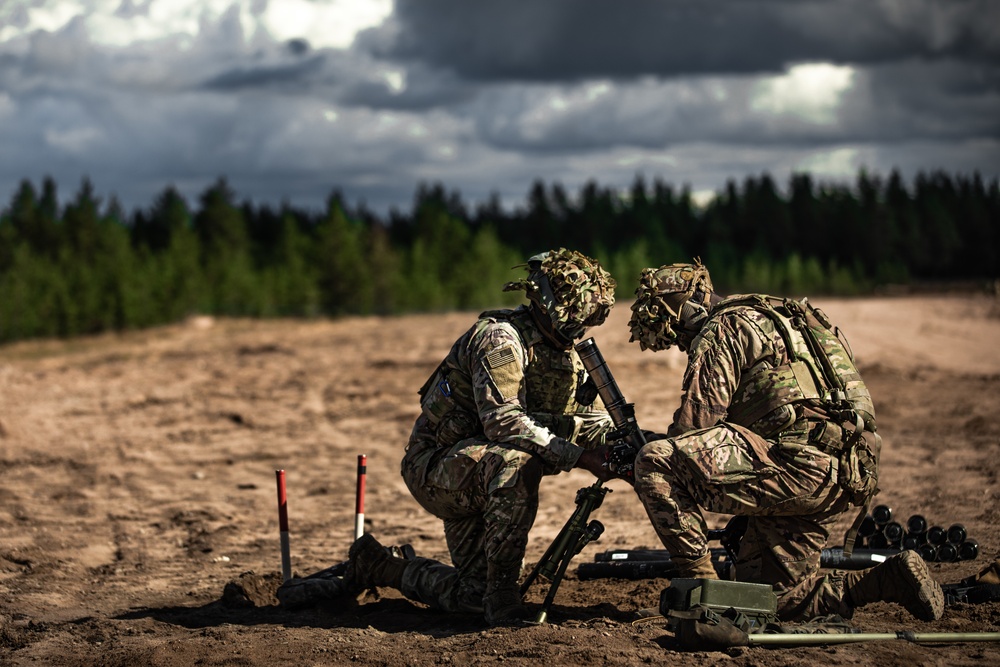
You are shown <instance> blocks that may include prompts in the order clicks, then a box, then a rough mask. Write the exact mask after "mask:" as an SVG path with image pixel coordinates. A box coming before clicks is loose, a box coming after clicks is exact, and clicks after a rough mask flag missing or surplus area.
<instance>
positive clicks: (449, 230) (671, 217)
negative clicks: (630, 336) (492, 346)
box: [0, 171, 1000, 342]
mask: <svg viewBox="0 0 1000 667" xmlns="http://www.w3.org/2000/svg"><path fill="white" fill-rule="evenodd" d="M560 246H563V247H569V248H573V249H576V250H580V251H582V252H585V253H587V254H588V255H590V256H593V257H596V258H598V259H599V260H600V261H601V262H602V264H604V266H605V267H606V268H607V269H608V270H609V271H610V272H611V273H612V275H613V276H614V277H615V279H616V280H617V281H618V296H619V298H622V299H628V298H629V297H631V295H632V292H633V290H634V288H635V283H636V281H637V278H638V275H639V271H640V270H641V269H642V268H643V267H647V266H659V265H662V264H667V263H672V262H682V261H690V260H691V259H692V258H693V257H700V258H701V259H702V260H703V261H704V263H705V264H706V265H707V266H708V268H709V270H710V271H711V274H712V278H713V282H714V283H715V286H716V289H717V290H718V291H719V292H721V293H736V292H740V293H745V292H767V293H774V294H787V295H796V296H802V295H815V294H835V295H857V294H866V293H870V292H872V291H873V290H875V289H878V288H880V287H883V286H887V285H908V284H914V283H926V282H936V283H940V282H952V281H982V282H984V283H987V282H989V283H991V282H992V281H994V280H995V279H997V278H998V276H1000V185H998V181H997V180H996V179H994V180H992V181H984V179H982V178H981V177H980V176H979V175H978V174H972V175H953V174H948V173H944V172H940V171H935V172H926V173H920V174H918V175H917V176H916V177H915V178H914V179H913V181H912V183H906V182H904V180H903V179H902V178H901V176H900V174H899V173H898V172H896V171H894V172H892V173H891V174H890V175H889V176H888V177H881V176H878V175H873V174H871V173H868V172H865V171H862V172H860V173H859V174H858V176H857V178H856V179H855V181H854V182H853V183H850V184H832V183H819V182H817V181H815V180H814V179H813V178H812V177H811V176H810V175H808V174H796V175H793V176H792V177H791V178H790V180H789V182H788V183H787V185H786V186H785V187H783V188H782V187H780V186H779V185H778V184H776V183H775V181H774V180H773V179H772V178H771V177H770V176H769V175H767V174H762V175H760V176H752V177H748V178H746V179H745V180H743V181H742V183H737V182H736V181H730V182H729V183H727V184H726V186H725V188H724V189H722V190H721V191H719V192H718V193H716V196H715V197H714V198H713V199H712V200H711V201H710V202H709V203H708V204H707V205H705V206H698V205H696V204H695V202H694V201H693V199H692V196H691V192H690V191H689V190H688V189H687V188H686V187H681V188H678V187H675V186H673V185H671V184H668V183H665V182H663V181H661V180H655V181H653V182H652V183H650V182H648V181H647V180H645V179H644V178H643V177H641V176H637V177H636V179H635V181H634V182H633V184H632V185H631V187H630V188H629V189H628V190H627V191H625V192H623V191H621V190H618V189H613V188H608V187H602V186H600V185H599V184H597V183H596V182H593V181H592V182H589V183H587V184H586V185H585V186H583V187H582V188H581V189H580V190H579V191H578V192H576V193H570V192H568V191H567V190H566V189H565V188H564V187H563V186H561V185H559V184H551V185H550V184H546V183H544V182H543V181H541V180H539V181H536V182H535V183H534V184H533V185H532V187H531V188H530V190H529V192H528V193H527V197H526V201H525V203H524V205H523V206H520V207H517V208H516V209H515V210H512V211H511V210H505V209H504V207H502V206H501V205H500V201H499V197H497V196H494V197H492V198H491V199H490V200H489V201H487V202H483V203H480V204H478V205H476V206H474V207H470V206H469V205H467V204H466V203H465V202H464V201H463V199H462V197H461V195H460V193H458V192H455V191H448V190H446V188H445V187H444V186H443V185H441V184H424V185H420V186H419V187H418V188H417V191H416V193H415V196H414V202H413V205H412V209H411V210H410V211H409V212H402V211H398V210H393V211H391V212H390V213H389V214H387V215H385V216H379V215H376V214H374V213H373V212H372V211H370V210H368V209H366V207H365V206H364V205H363V204H362V205H358V206H354V207H352V206H350V205H349V204H348V203H347V202H345V201H344V198H343V197H342V196H341V195H340V194H339V193H338V192H337V191H334V192H332V193H331V195H330V196H329V198H328V201H327V204H326V206H325V210H322V211H309V210H304V209H301V208H296V207H295V206H293V205H291V204H288V203H286V204H283V205H281V206H280V207H274V206H270V205H267V204H260V205H257V204H254V203H252V202H251V201H249V200H245V201H239V200H238V199H237V195H236V193H235V192H234V191H233V189H232V188H231V187H230V186H229V184H228V183H227V181H226V179H225V178H220V179H218V180H217V181H216V182H215V183H213V184H212V185H210V186H209V187H207V188H206V189H205V190H204V192H202V194H201V195H200V196H199V197H198V200H197V202H196V203H194V204H193V205H192V203H191V202H188V201H187V200H186V199H185V198H184V197H183V196H182V195H181V194H180V193H179V192H178V191H177V190H176V189H175V188H174V187H172V186H170V187H167V188H166V189H165V190H164V191H163V192H162V193H161V194H160V195H159V196H158V197H156V199H155V201H153V202H152V203H151V205H150V206H149V207H148V208H145V209H137V210H134V211H132V212H126V211H124V210H123V209H122V207H121V206H120V204H119V203H118V202H117V201H116V199H115V198H114V197H111V198H109V199H108V201H107V202H104V200H103V198H102V197H100V196H99V195H98V194H97V193H96V192H95V191H94V188H93V185H92V183H91V182H90V180H89V179H86V178H85V179H84V180H83V182H82V183H81V186H80V188H79V190H78V192H77V193H76V195H75V196H74V197H73V198H72V199H71V200H70V201H68V202H67V203H65V204H61V203H60V201H59V197H58V193H57V188H56V185H55V182H54V181H53V180H52V179H51V178H46V179H44V180H43V181H42V183H41V184H40V187H36V186H35V185H34V184H33V183H31V182H30V181H27V180H25V181H23V182H22V183H21V184H20V186H19V187H18V188H17V189H16V191H15V192H14V194H13V196H12V197H11V199H10V203H9V204H8V205H7V206H6V207H5V208H4V209H2V211H0V342H8V341H14V340H21V339H26V338H35V337H47V336H58V337H69V336H74V335H80V334H90V333H98V332H102V331H109V330H127V329H135V328H142V327H148V326H153V325H158V324H165V323H170V322H176V321H178V320H181V319H184V318H186V317H189V316H191V315H195V314H206V315H220V316H241V317H318V316H340V315H353V314H357V315H366V314H383V315H388V314H399V313H406V312H418V311H419V312H427V311H431V312H434V311H447V310H455V309H478V308H485V307H493V306H498V305H509V304H514V303H518V302H520V300H521V298H522V297H521V295H520V294H519V293H516V292H515V293H506V294H505V293H502V292H501V291H500V290H501V288H502V286H503V284H504V283H505V282H506V281H509V280H515V279H518V278H520V277H522V275H523V273H521V272H518V271H511V267H513V266H515V265H518V264H521V263H523V262H524V261H525V259H526V258H527V257H529V256H531V255H533V254H535V253H538V252H542V251H544V250H548V249H551V248H556V247H560Z"/></svg>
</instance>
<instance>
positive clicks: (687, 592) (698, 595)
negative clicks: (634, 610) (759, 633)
mask: <svg viewBox="0 0 1000 667" xmlns="http://www.w3.org/2000/svg"><path fill="white" fill-rule="evenodd" d="M696 606H700V607H702V608H704V607H707V608H709V609H711V610H713V611H715V612H718V613H720V614H721V613H723V612H726V611H728V610H730V609H733V610H735V611H736V612H739V613H741V614H743V616H744V617H746V618H747V619H748V620H749V621H750V622H751V624H752V625H754V626H763V625H765V624H766V623H768V622H769V621H772V620H774V618H775V614H776V612H777V609H778V598H777V597H776V596H775V595H774V591H773V590H772V589H771V587H770V586H768V585H767V584H748V583H744V582H740V581H722V580H718V579H673V580H671V582H670V587H669V588H664V589H663V592H661V593H660V613H661V614H663V616H665V617H667V618H670V617H672V616H673V617H676V616H677V614H676V613H675V614H671V613H670V612H671V611H674V612H686V611H689V610H691V609H692V608H694V607H696Z"/></svg>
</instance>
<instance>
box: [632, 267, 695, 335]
mask: <svg viewBox="0 0 1000 667" xmlns="http://www.w3.org/2000/svg"><path fill="white" fill-rule="evenodd" d="M699 287H700V288H701V292H702V293H703V294H704V295H705V296H704V299H703V301H702V303H701V305H706V306H707V304H708V297H709V295H710V294H711V293H712V292H713V291H714V290H713V288H712V279H711V278H710V277H709V275H708V269H706V268H705V267H704V265H703V264H702V263H701V262H700V261H699V260H697V259H695V263H694V264H667V265H665V266H661V267H660V268H658V269H643V270H642V274H641V275H640V276H639V287H637V288H636V290H635V302H634V303H633V304H632V317H631V318H630V319H629V321H628V326H629V330H631V332H632V336H631V338H629V342H630V343H631V342H635V341H638V342H639V347H640V348H641V349H643V350H646V349H650V350H665V349H667V348H669V347H670V346H671V345H673V344H674V343H675V342H676V341H677V332H676V331H675V330H674V328H675V327H676V326H677V324H678V322H679V321H680V313H681V308H682V307H683V306H684V303H685V302H687V301H688V300H689V299H690V298H691V297H692V296H693V295H694V294H695V292H697V291H698V288H699Z"/></svg>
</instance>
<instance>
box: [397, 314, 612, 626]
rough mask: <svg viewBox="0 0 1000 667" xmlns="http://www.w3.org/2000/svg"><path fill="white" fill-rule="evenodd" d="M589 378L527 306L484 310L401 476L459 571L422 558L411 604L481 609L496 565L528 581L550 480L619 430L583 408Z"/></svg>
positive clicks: (413, 573) (428, 408) (442, 381)
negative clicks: (527, 566) (534, 528)
mask: <svg viewBox="0 0 1000 667" xmlns="http://www.w3.org/2000/svg"><path fill="white" fill-rule="evenodd" d="M585 377H586V372H585V370H584V368H583V365H582V363H581V361H580V359H579V357H578V356H577V354H576V351H575V350H573V348H572V347H570V348H568V349H558V348H557V347H555V346H553V345H550V344H549V343H548V342H547V340H546V338H545V337H544V336H543V333H542V331H541V329H540V327H539V325H538V323H537V321H536V320H535V317H534V315H533V313H532V311H531V309H530V308H528V307H524V306H522V307H519V308H517V309H515V310H498V311H491V312H486V313H483V314H482V315H481V316H480V317H479V319H478V321H477V322H476V323H475V325H474V326H473V327H472V328H471V329H469V330H468V331H467V332H466V333H465V334H464V335H463V336H462V337H461V338H459V339H458V341H456V343H455V344H454V345H453V346H452V349H451V351H450V353H449V354H448V356H447V357H446V358H445V360H444V361H443V362H442V363H441V365H440V366H439V367H438V369H437V370H436V371H435V372H434V374H433V375H432V376H431V378H430V379H429V380H428V381H427V383H426V384H425V385H424V387H423V388H422V389H421V398H422V400H421V405H422V414H421V415H420V417H419V418H418V419H417V422H416V424H415V425H414V427H413V431H412V433H411V435H410V440H409V443H408V444H407V447H406V455H405V456H404V457H403V461H402V466H401V472H402V475H403V479H404V480H405V482H406V485H407V487H408V488H409V489H410V492H411V493H412V494H413V496H414V498H415V499H416V500H417V502H419V503H420V504H421V506H423V507H424V508H425V509H426V510H427V511H428V512H431V513H432V514H434V515H435V516H437V517H440V518H441V519H442V520H443V522H444V530H445V536H446V539H447V543H448V549H449V551H450V552H451V558H452V563H453V564H454V567H450V566H447V565H444V564H442V563H438V562H437V561H433V560H429V559H417V561H418V562H417V563H413V564H411V565H408V566H407V567H406V570H405V572H404V574H403V578H402V587H401V590H402V592H403V593H404V595H406V596H407V597H409V598H411V599H415V600H419V601H421V602H424V603H426V604H428V605H430V606H432V607H435V608H438V609H442V610H445V611H466V612H481V611H482V610H483V596H484V591H485V587H486V581H487V571H488V568H489V566H491V565H492V566H496V567H498V568H500V569H505V570H508V571H511V570H512V571H513V572H515V573H516V572H518V571H519V570H520V567H521V563H522V560H523V558H524V552H525V547H526V546H527V541H528V531H529V529H530V528H531V525H532V523H533V522H534V519H535V512H536V509H537V506H538V486H539V483H540V480H541V478H542V476H543V475H551V474H555V473H558V472H560V471H563V470H569V469H571V468H573V467H574V465H575V464H576V463H577V460H578V459H579V458H580V455H581V453H582V452H583V451H584V448H588V449H589V448H593V447H597V446H599V445H601V444H603V443H604V438H605V434H606V432H607V431H608V430H609V429H610V428H611V426H612V425H611V421H610V419H609V417H608V415H607V413H606V412H605V411H604V409H603V407H601V405H600V403H599V402H595V403H594V404H593V405H582V404H581V403H580V402H579V401H578V400H577V398H576V397H577V391H578V389H579V387H580V385H581V384H582V383H583V382H584V380H585Z"/></svg>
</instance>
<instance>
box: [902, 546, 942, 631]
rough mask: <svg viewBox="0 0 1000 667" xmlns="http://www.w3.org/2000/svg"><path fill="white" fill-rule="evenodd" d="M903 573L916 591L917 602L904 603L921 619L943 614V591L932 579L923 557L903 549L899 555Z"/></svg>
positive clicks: (936, 618)
mask: <svg viewBox="0 0 1000 667" xmlns="http://www.w3.org/2000/svg"><path fill="white" fill-rule="evenodd" d="M899 563H900V566H901V568H902V572H903V575H904V576H905V577H906V579H907V580H908V583H909V584H910V586H911V588H912V589H913V590H916V591H917V599H918V600H919V604H912V603H911V604H908V605H904V606H905V607H906V608H907V610H908V611H909V612H910V613H911V614H913V615H914V616H916V617H917V618H919V619H920V620H921V621H936V620H938V619H939V618H941V616H942V615H943V614H944V591H943V590H942V589H941V584H939V583H938V582H937V581H935V580H934V577H932V576H931V573H930V570H928V569H927V564H926V563H925V562H924V559H923V558H921V557H920V555H919V554H918V553H917V552H915V551H904V552H902V553H901V554H900V555H899Z"/></svg>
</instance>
